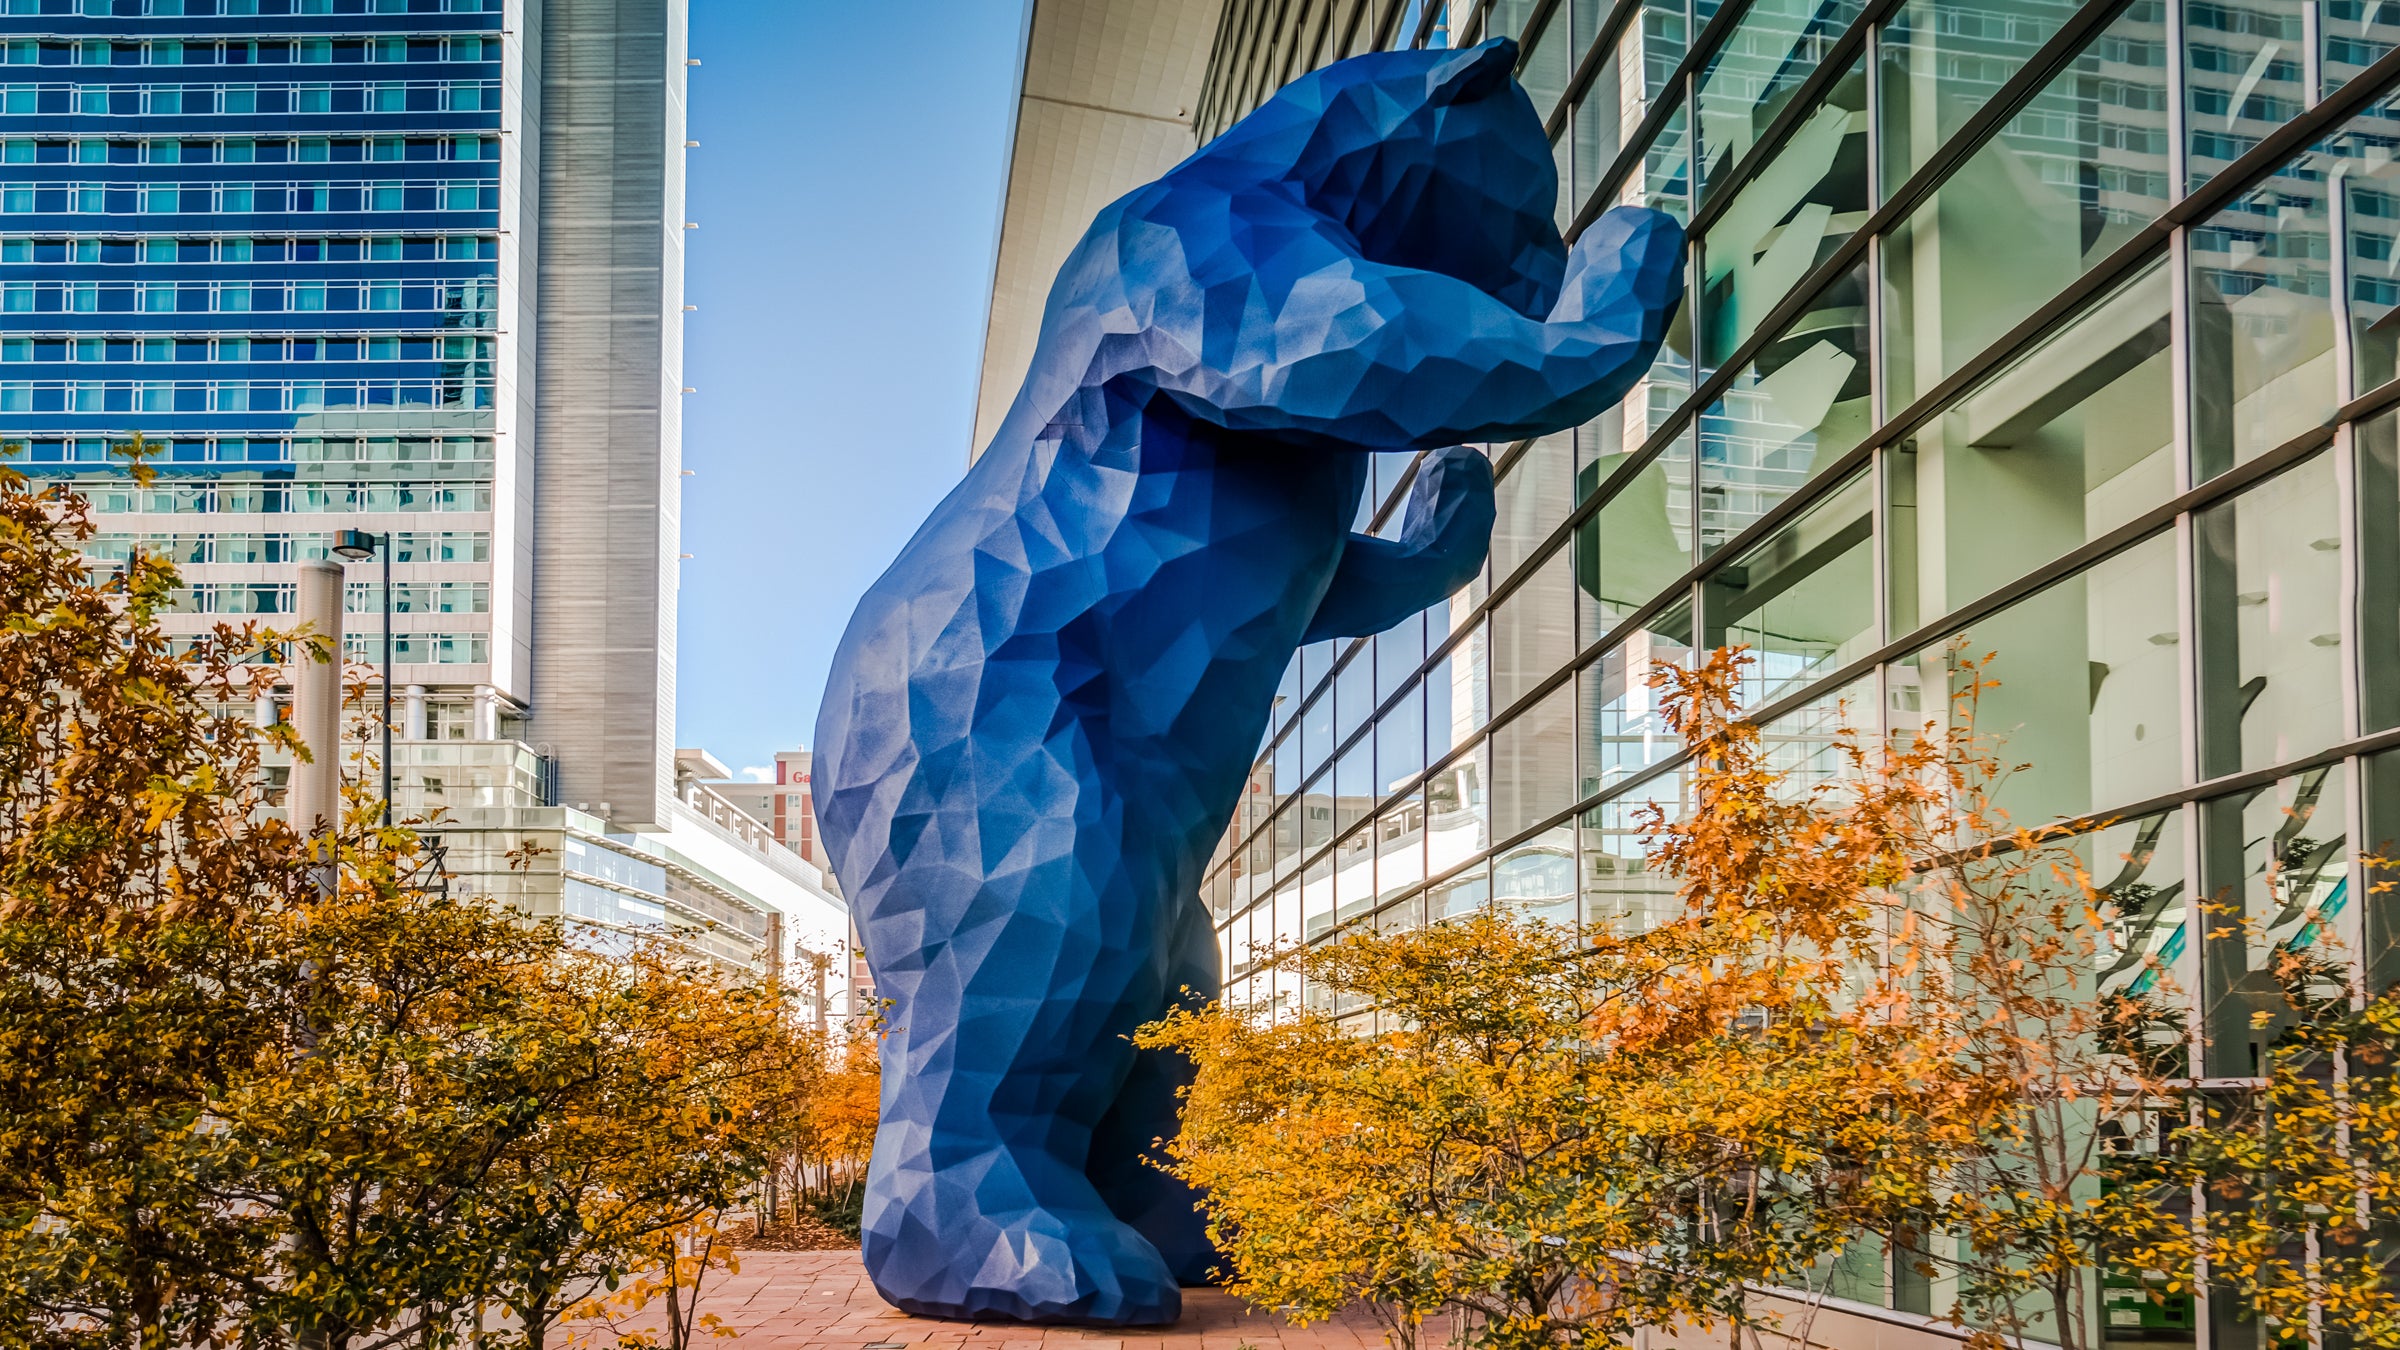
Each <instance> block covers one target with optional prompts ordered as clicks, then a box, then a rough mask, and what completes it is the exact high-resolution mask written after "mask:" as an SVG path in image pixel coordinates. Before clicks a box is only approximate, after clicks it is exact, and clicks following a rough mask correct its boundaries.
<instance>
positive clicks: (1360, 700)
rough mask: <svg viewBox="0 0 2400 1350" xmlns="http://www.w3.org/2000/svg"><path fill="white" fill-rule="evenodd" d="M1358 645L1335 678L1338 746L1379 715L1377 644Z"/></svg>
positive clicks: (1335, 731) (1334, 717) (1334, 713)
mask: <svg viewBox="0 0 2400 1350" xmlns="http://www.w3.org/2000/svg"><path fill="white" fill-rule="evenodd" d="M1345 645H1350V644H1345ZM1355 646H1356V648H1357V650H1355V651H1353V652H1350V653H1349V654H1348V659H1347V660H1345V661H1343V662H1342V664H1341V666H1340V667H1339V668H1338V669H1337V670H1335V671H1334V675H1333V738H1334V741H1335V742H1336V743H1337V744H1338V743H1340V742H1343V741H1347V740H1349V739H1350V733H1351V732H1354V731H1356V730H1358V729H1359V728H1360V727H1361V726H1364V725H1365V724H1366V720H1367V719H1368V718H1369V717H1371V716H1373V715H1374V713H1375V705H1376V701H1377V700H1376V697H1375V648H1374V644H1373V643H1368V642H1361V643H1357V644H1355Z"/></svg>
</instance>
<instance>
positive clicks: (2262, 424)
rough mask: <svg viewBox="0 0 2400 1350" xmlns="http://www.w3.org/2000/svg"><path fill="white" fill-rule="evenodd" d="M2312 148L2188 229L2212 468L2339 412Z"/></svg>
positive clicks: (2206, 469)
mask: <svg viewBox="0 0 2400 1350" xmlns="http://www.w3.org/2000/svg"><path fill="white" fill-rule="evenodd" d="M2323 174H2324V166H2323V165H2322V163H2320V162H2319V158H2318V156H2316V155H2315V154H2314V153H2312V154H2309V155H2304V156H2302V157H2301V158H2300V159H2298V160H2295V161H2293V162H2292V163H2291V164H2289V165H2287V166H2285V168H2284V169H2283V170H2282V171H2281V172H2279V173H2277V174H2275V175H2274V176H2273V177H2271V178H2269V179H2267V180H2266V181H2265V182H2263V183H2261V184H2260V185H2259V186H2257V187H2255V188H2252V189H2251V190H2250V191H2248V192H2245V193H2243V194H2242V195H2241V196H2240V197H2237V198H2235V199H2234V201H2233V203H2232V204H2231V205H2229V206H2227V207H2226V208H2225V209H2224V210H2223V211H2220V212H2218V213H2217V214H2216V215H2214V216H2211V217H2210V218H2209V219H2208V220H2207V222H2205V223H2204V224H2201V225H2199V226H2197V227H2195V228H2194V229H2193V230H2192V235H2191V239H2192V444H2193V455H2194V457H2195V470H2196V472H2195V476H2196V477H2199V478H2209V477H2213V476H2215V475H2216V474H2220V473H2223V472H2224V471H2225V470H2227V469H2229V468H2231V467H2233V466H2234V465H2236V464H2239V463H2241V462H2243V461H2244V460H2247V459H2252V458H2255V457H2256V456H2258V455H2259V454H2261V453H2263V452H2265V451H2267V450H2271V449H2273V448H2275V447H2276V446H2278V445H2280V444H2282V443H2283V442H2285V441H2287V440H2290V439H2291V438H2292V437H2294V436H2296V435H2298V434H2300V433H2301V432H2303V431H2306V430H2308V429H2309V428H2310V427H2316V426H2322V425H2324V424H2325V422H2326V421H2327V420H2328V419H2330V418H2331V417H2332V416H2333V407H2334V402H2335V389H2334V369H2333V364H2334V353H2333V326H2334V305H2333V276H2332V271H2331V263H2330V261H2329V260H2330V258H2331V256H2332V241H2331V235H2330V233H2329V228H2330V218H2329V217H2328V215H2327V212H2326V206H2325V192H2324V185H2323V181H2322V180H2323Z"/></svg>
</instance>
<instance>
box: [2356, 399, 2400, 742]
mask: <svg viewBox="0 0 2400 1350" xmlns="http://www.w3.org/2000/svg"><path fill="white" fill-rule="evenodd" d="M2353 434H2354V435H2355V436H2356V437H2357V438H2358V547H2359V559H2358V572H2357V576H2358V636H2359V647H2360V650H2359V654H2358V662H2357V674H2358V693H2359V700H2358V702H2359V714H2360V719H2361V720H2362V721H2363V722H2364V723H2365V729H2366V730H2368V731H2381V730H2383V729H2384V728H2385V727H2390V726H2400V413H2393V412H2386V413H2381V414H2378V415H2377V416H2375V417H2372V418H2369V419H2368V420H2366V421H2364V422H2361V423H2359V424H2358V427H2357V430H2356V431H2355V432H2354V433H2353Z"/></svg>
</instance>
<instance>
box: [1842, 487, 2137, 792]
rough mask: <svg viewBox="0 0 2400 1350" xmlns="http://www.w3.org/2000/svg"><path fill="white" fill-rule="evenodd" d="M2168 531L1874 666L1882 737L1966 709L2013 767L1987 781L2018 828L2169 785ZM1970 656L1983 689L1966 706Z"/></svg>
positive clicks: (1958, 715) (1938, 726)
mask: <svg viewBox="0 0 2400 1350" xmlns="http://www.w3.org/2000/svg"><path fill="white" fill-rule="evenodd" d="M2175 614H2176V603H2175V536H2174V535H2173V534H2172V533H2171V532H2170V533H2161V534H2158V535H2154V536H2152V537H2151V538H2149V539H2147V540H2145V541H2143V542H2142V543H2139V544H2136V545H2134V546H2133V547H2132V548H2129V549H2126V550H2125V551H2124V552H2122V553H2118V554H2115V555H2113V556H2111V557H2108V558H2104V559H2102V560H2101V561H2099V562H2097V563H2094V564H2093V565H2092V566H2090V567H2088V568H2086V569H2084V570H2083V571H2082V572H2079V573H2077V574H2076V575H2074V576H2071V577H2068V578H2066V579H2065V580H2063V581H2060V582H2057V583H2056V584H2054V585H2051V586H2048V587H2045V588H2043V589H2042V590H2039V591H2036V592H2035V593H2034V594H2032V595H2030V596H2027V597H2026V598H2024V599H2022V600H2019V601H2017V602H2016V603H2015V604H2013V605H2010V606H2008V607H2007V608H2006V609H2003V610H2001V611H2000V612H1999V613H1997V614H1993V615H1990V616H1989V617H1986V618H1983V619H1979V620H1977V621H1976V622H1975V624H1974V625H1973V626H1972V627H1970V628H1968V629H1967V630H1966V631H1965V632H1963V633H1961V634H1959V635H1958V636H1957V637H1956V638H1953V639H1945V640H1944V641H1943V642H1941V643H1939V644H1936V645H1934V646H1931V647H1928V648H1925V649H1924V650H1921V651H1919V652H1918V653H1917V654H1916V655H1915V656H1912V657H1909V658H1907V659H1905V660H1902V661H1899V662H1896V663H1894V664H1893V665H1891V666H1888V667H1886V668H1885V672H1884V680H1885V689H1886V692H1887V696H1888V703H1887V706H1888V708H1889V713H1888V721H1887V726H1888V728H1889V730H1890V732H1891V734H1892V735H1894V736H1905V735H1910V734H1912V733H1913V731H1914V729H1915V728H1916V727H1920V726H1921V727H1923V728H1924V729H1925V731H1926V733H1927V734H1928V735H1938V734H1939V733H1940V732H1941V731H1942V730H1943V729H1944V728H1945V727H1946V726H1953V725H1963V719H1965V718H1966V717H1967V716H1969V715H1970V713H1971V714H1972V716H1973V719H1974V729H1975V732H1976V734H1977V735H1978V736H1982V737H1988V738H1992V739H1994V740H1997V741H1998V742H1999V743H2000V748H1999V753H2000V755H2001V757H2002V758H2003V759H2004V760H2006V761H2007V762H2008V763H2010V764H2016V765H2023V766H2024V767H2022V768H2019V769H2016V770H2014V771H2012V772H2011V773H2009V774H2008V776H2007V777H2006V778H2005V779H2003V780H2002V781H2001V782H2000V783H1999V784H1998V785H1997V786H1996V787H1995V789H1994V791H1993V803H1994V805H1995V806H1996V807H1997V808H1998V809H1999V810H2001V811H2002V812H2005V813H2006V814H2007V816H2008V818H2009V819H2010V820H2012V821H2014V822H2015V823H2017V824H2019V825H2028V826H2030V825H2038V824H2041V823H2043V822H2046V821H2050V820H2056V819H2059V818H2061V817H2073V816H2080V815H2085V814H2088V813H2089V812H2091V811H2094V810H2099V809H2105V808H2107V807H2111V806H2116V805H2120V804H2123V803H2126V802H2136V801H2140V800H2142V799H2143V798H2145V797H2151V796H2156V795H2158V794H2160V793H2165V792H2171V791H2173V790H2174V789H2175V787H2176V786H2177V785H2178V784H2179V783H2181V782H2182V775H2183V748H2182V726H2183V722H2182V711H2181V708H2182V698H2181V696H2180V694H2179V692H2178V690H2179V688H2180V686H2181V683H2182V680H2181V677H2180V675H2179V669H2180V667H2179V664H2178V662H2177V660H2176V645H2177V643H2178V641H2179V640H2180V639H2179V637H2178V634H2177V631H2176V623H2175ZM1968 661H1976V662H1980V670H1979V674H1978V678H1980V679H1981V680H1983V681H1985V682H1986V687H1985V688H1983V689H1982V690H1981V691H1980V692H1978V693H1977V695H1976V697H1975V699H1974V703H1973V706H1972V707H1971V708H1969V707H1965V706H1961V705H1960V703H1959V702H1958V701H1957V698H1958V696H1959V695H1961V694H1964V693H1966V692H1967V690H1968V687H1969V674H1968V671H1967V669H1966V667H1965V663H1966V662H1968Z"/></svg>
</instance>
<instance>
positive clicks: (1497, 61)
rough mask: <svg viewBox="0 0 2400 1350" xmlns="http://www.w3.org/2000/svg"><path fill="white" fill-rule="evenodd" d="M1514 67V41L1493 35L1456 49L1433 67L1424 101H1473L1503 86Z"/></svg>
mask: <svg viewBox="0 0 2400 1350" xmlns="http://www.w3.org/2000/svg"><path fill="white" fill-rule="evenodd" d="M1516 69H1517V44H1516V42H1515V41H1514V40H1513V39H1510V38H1504V37H1502V38H1493V39H1492V40H1491V41H1489V42H1485V43H1480V44H1478V45H1476V46H1473V47H1469V48H1467V49H1466V50H1464V51H1461V52H1458V53H1457V54H1455V55H1453V56H1452V57H1450V59H1448V60H1446V61H1444V62H1442V63H1441V64H1440V65H1438V66H1436V67H1434V70H1433V79H1432V81H1431V84H1432V89H1431V90H1430V91H1429V92H1428V94H1427V97H1426V100H1425V101H1426V102H1428V103H1430V104H1432V105H1433V106H1434V107H1437V108H1440V107H1446V106H1448V105H1449V104H1452V103H1473V102H1474V101H1475V100H1477V99H1479V98H1483V97H1485V96H1487V95H1490V94H1495V93H1498V92H1499V91H1500V90H1502V89H1505V88H1507V87H1508V80H1509V76H1511V75H1513V74H1515V73H1516Z"/></svg>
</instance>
